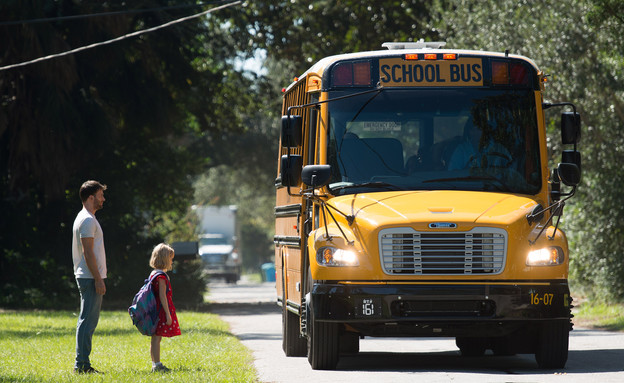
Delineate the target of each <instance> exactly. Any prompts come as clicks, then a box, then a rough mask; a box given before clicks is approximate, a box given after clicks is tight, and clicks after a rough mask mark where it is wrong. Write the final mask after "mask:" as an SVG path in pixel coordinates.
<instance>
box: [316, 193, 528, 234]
mask: <svg viewBox="0 0 624 383" xmlns="http://www.w3.org/2000/svg"><path fill="white" fill-rule="evenodd" d="M328 204H330V205H333V206H334V207H335V208H336V209H338V210H340V211H341V212H343V213H345V214H346V215H351V216H353V217H355V221H354V222H355V223H356V224H357V225H358V226H368V227H369V229H375V228H380V227H391V226H405V225H409V226H414V227H415V228H416V226H418V227H419V228H420V229H425V228H426V227H427V226H428V225H430V224H436V223H440V224H442V225H446V224H451V225H453V224H454V225H456V226H455V227H456V228H457V229H460V230H461V229H462V227H464V228H466V229H468V228H469V227H472V226H474V225H475V224H477V225H479V224H480V225H487V226H499V227H502V226H508V225H510V224H512V223H513V222H516V221H518V220H519V219H521V218H522V219H524V217H526V215H527V214H528V213H529V212H530V211H531V210H532V209H533V208H534V207H535V206H536V205H537V202H536V201H535V200H533V199H531V198H528V197H524V196H518V195H513V194H504V193H492V192H474V191H454V190H441V191H439V190H438V191H407V192H383V193H367V194H353V195H346V196H340V197H336V198H333V199H331V200H329V201H328ZM330 210H331V209H330ZM423 225H424V227H423ZM438 228H443V227H438Z"/></svg>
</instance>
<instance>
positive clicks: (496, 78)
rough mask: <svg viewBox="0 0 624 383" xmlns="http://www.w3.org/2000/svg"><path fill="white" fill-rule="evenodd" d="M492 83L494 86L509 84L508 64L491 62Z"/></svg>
mask: <svg viewBox="0 0 624 383" xmlns="http://www.w3.org/2000/svg"><path fill="white" fill-rule="evenodd" d="M492 83H493V84H494V85H508V84H509V63H507V62H503V61H492Z"/></svg>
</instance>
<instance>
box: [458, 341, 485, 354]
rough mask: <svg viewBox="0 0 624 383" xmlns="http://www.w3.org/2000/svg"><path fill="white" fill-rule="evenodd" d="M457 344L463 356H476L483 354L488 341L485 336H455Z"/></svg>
mask: <svg viewBox="0 0 624 383" xmlns="http://www.w3.org/2000/svg"><path fill="white" fill-rule="evenodd" d="M455 344H456V345H457V347H458V348H459V351H461V354H462V356H467V357H476V356H483V354H485V349H486V348H487V342H486V341H485V339H483V338H464V337H457V338H455Z"/></svg>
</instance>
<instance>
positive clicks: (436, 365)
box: [209, 280, 624, 383]
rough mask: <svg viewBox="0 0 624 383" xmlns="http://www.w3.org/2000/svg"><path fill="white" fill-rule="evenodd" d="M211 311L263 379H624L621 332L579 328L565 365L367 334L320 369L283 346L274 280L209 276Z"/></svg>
mask: <svg viewBox="0 0 624 383" xmlns="http://www.w3.org/2000/svg"><path fill="white" fill-rule="evenodd" d="M210 291H211V293H210V296H209V300H210V301H211V302H213V305H212V306H211V307H212V311H213V312H214V313H216V314H219V315H220V316H221V318H222V319H224V320H225V321H227V322H228V323H229V324H230V330H231V332H232V334H234V335H236V336H237V337H238V338H239V339H240V340H241V342H242V343H243V344H244V345H245V346H247V347H248V348H249V349H251V350H252V352H253V356H254V358H255V362H254V364H255V367H256V369H257V371H258V377H259V380H260V381H261V382H297V383H308V382H309V383H323V382H332V383H339V382H357V383H369V382H370V383H380V382H388V383H400V382H428V383H429V382H434V383H435V382H462V383H463V382H469V383H470V382H475V383H489V382H565V383H568V382H583V383H603V382H613V383H615V382H617V383H621V382H624V333H613V332H606V331H596V330H589V329H582V328H575V329H574V331H572V333H571V336H570V352H569V357H568V363H567V365H566V368H565V369H562V370H539V369H538V368H537V364H536V362H535V358H534V356H533V355H516V356H508V357H499V356H496V357H495V356H493V355H487V354H486V355H485V356H483V357H478V358H462V357H461V356H460V355H459V350H458V349H457V347H455V340H454V339H451V338H366V339H364V340H361V341H360V350H361V351H360V353H359V354H358V355H355V356H345V357H341V359H340V362H339V363H338V367H337V369H336V370H335V371H315V370H312V369H311V368H310V365H309V364H308V361H307V359H306V358H287V357H285V356H284V353H283V351H282V332H281V331H282V330H281V311H280V310H281V308H280V307H279V306H277V304H276V303H275V301H276V294H275V286H274V284H273V283H262V284H253V283H249V282H246V281H245V280H242V281H239V283H238V284H237V285H228V284H225V283H219V282H217V283H211V285H210Z"/></svg>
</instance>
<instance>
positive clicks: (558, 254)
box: [526, 246, 565, 266]
mask: <svg viewBox="0 0 624 383" xmlns="http://www.w3.org/2000/svg"><path fill="white" fill-rule="evenodd" d="M564 259H565V256H564V255H563V250H562V249H561V248H560V247H559V246H549V247H545V248H543V249H539V250H533V251H531V252H529V255H528V256H527V260H526V264H527V266H556V265H561V264H562V263H563V261H564Z"/></svg>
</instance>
